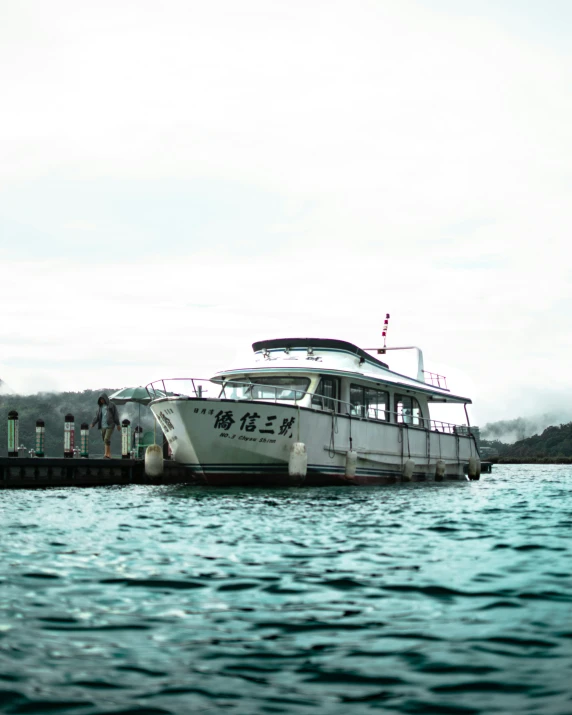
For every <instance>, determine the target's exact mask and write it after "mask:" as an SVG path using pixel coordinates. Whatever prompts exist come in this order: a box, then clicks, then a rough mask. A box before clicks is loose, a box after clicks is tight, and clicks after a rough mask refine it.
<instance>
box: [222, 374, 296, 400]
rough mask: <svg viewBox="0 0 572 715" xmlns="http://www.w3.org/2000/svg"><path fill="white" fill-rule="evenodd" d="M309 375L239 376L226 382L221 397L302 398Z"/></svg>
mask: <svg viewBox="0 0 572 715" xmlns="http://www.w3.org/2000/svg"><path fill="white" fill-rule="evenodd" d="M309 384H310V378H309V377H271V376H268V377H265V376H260V377H248V376H246V377H237V378H234V379H232V380H227V382H225V383H224V385H223V388H222V391H221V393H220V397H221V398H223V399H227V400H301V399H302V398H303V397H304V395H305V394H306V391H307V390H308V385H309Z"/></svg>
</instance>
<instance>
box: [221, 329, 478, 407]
mask: <svg viewBox="0 0 572 715" xmlns="http://www.w3.org/2000/svg"><path fill="white" fill-rule="evenodd" d="M252 349H253V351H254V356H253V363H252V364H251V365H250V366H245V367H241V368H235V369H231V370H222V371H220V372H218V373H217V374H216V375H215V376H214V378H213V379H215V380H217V381H220V380H221V379H228V378H230V377H237V376H240V375H244V374H249V373H252V372H254V371H255V372H257V373H258V374H267V375H270V374H272V373H274V374H275V373H276V372H277V371H279V372H287V373H288V374H295V373H299V372H305V373H308V372H310V373H314V374H315V373H328V374H330V375H339V376H346V377H347V376H351V375H354V376H356V377H358V376H359V377H362V378H365V379H368V380H373V381H375V382H378V383H379V382H381V383H385V384H387V385H391V386H392V387H393V386H394V387H401V388H402V389H406V390H408V391H411V392H419V393H423V394H425V396H426V397H427V399H428V400H429V401H430V402H455V403H466V404H471V400H470V399H469V398H468V397H462V396H461V395H454V394H452V393H451V392H450V391H449V390H446V389H444V388H439V387H435V386H433V385H429V384H427V383H426V382H422V381H420V380H416V379H415V378H412V377H409V376H407V375H402V374H400V373H397V372H393V371H392V370H390V369H389V366H388V365H387V364H386V363H384V362H382V361H381V360H378V359H377V358H375V357H374V356H373V355H370V354H369V353H367V352H366V351H365V350H363V349H362V348H359V347H358V346H357V345H354V344H353V343H349V342H347V341H345V340H333V339H328V338H276V339H273V340H260V341H258V342H255V343H253V344H252Z"/></svg>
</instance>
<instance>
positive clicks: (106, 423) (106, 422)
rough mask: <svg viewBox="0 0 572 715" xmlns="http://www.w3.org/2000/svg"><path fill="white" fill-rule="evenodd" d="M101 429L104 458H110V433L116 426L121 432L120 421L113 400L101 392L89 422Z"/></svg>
mask: <svg viewBox="0 0 572 715" xmlns="http://www.w3.org/2000/svg"><path fill="white" fill-rule="evenodd" d="M95 425H97V429H100V430H101V437H102V439H103V444H104V445H105V455H104V457H105V459H111V435H112V434H113V428H114V427H117V431H118V432H121V422H120V421H119V413H118V412H117V407H116V406H115V405H114V404H113V402H110V401H109V397H108V396H107V395H106V394H105V393H102V394H101V395H100V396H99V397H98V399H97V412H96V413H95V417H94V418H93V422H92V423H91V427H95Z"/></svg>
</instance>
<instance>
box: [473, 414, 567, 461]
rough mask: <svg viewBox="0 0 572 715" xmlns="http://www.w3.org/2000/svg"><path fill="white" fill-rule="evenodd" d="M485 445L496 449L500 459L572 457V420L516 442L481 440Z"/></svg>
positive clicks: (520, 459)
mask: <svg viewBox="0 0 572 715" xmlns="http://www.w3.org/2000/svg"><path fill="white" fill-rule="evenodd" d="M481 445H482V446H483V447H491V448H493V449H496V451H497V452H498V455H499V461H505V460H506V461H508V460H515V461H523V462H526V461H539V460H542V461H557V460H563V459H566V460H568V459H572V422H568V423H566V424H561V425H559V426H555V425H554V426H551V427H547V428H546V429H545V430H544V431H543V432H542V433H541V434H535V435H533V436H532V437H526V438H525V439H521V440H518V441H517V442H515V443H514V444H504V443H503V442H499V441H496V440H495V441H485V440H481Z"/></svg>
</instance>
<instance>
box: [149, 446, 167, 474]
mask: <svg viewBox="0 0 572 715" xmlns="http://www.w3.org/2000/svg"><path fill="white" fill-rule="evenodd" d="M145 474H146V475H147V476H148V477H160V476H161V474H163V450H162V449H161V447H159V445H158V444H150V445H149V446H148V447H147V449H146V450H145Z"/></svg>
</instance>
